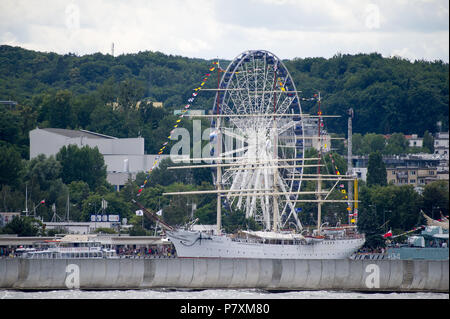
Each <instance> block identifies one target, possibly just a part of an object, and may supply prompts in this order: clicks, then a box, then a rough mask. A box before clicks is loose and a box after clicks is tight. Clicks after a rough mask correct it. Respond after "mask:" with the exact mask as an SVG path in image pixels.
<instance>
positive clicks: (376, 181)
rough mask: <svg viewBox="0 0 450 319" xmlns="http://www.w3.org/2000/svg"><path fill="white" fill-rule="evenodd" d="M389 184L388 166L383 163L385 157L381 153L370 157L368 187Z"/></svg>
mask: <svg viewBox="0 0 450 319" xmlns="http://www.w3.org/2000/svg"><path fill="white" fill-rule="evenodd" d="M386 184H387V172H386V165H385V164H384V162H383V156H382V155H381V153H380V152H375V153H371V154H370V155H369V164H368V166H367V186H372V185H381V186H385V185H386Z"/></svg>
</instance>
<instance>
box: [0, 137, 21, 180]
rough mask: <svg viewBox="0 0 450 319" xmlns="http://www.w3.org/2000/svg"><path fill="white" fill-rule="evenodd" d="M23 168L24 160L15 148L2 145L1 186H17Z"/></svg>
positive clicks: (0, 149) (0, 156)
mask: <svg viewBox="0 0 450 319" xmlns="http://www.w3.org/2000/svg"><path fill="white" fill-rule="evenodd" d="M22 168H23V163H22V159H21V157H20V154H19V153H18V152H17V151H16V150H15V149H14V147H12V146H8V145H1V144H0V185H11V186H17V185H18V183H19V181H20V177H21V176H20V174H21V170H22Z"/></svg>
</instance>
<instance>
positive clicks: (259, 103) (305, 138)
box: [156, 50, 365, 259]
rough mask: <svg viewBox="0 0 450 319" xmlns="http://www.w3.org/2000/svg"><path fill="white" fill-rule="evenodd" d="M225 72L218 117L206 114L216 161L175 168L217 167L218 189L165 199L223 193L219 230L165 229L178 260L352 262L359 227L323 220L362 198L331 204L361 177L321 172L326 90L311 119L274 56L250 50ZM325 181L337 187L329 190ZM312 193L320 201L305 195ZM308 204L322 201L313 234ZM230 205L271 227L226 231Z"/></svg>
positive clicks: (219, 200)
mask: <svg viewBox="0 0 450 319" xmlns="http://www.w3.org/2000/svg"><path fill="white" fill-rule="evenodd" d="M221 73H222V74H223V75H222V77H221V78H220V72H219V75H218V88H217V89H214V90H216V91H217V92H216V98H215V102H214V107H213V110H212V114H210V115H203V116H205V117H210V118H211V134H210V143H209V147H210V149H209V151H210V152H209V156H206V157H205V156H203V158H191V159H189V160H191V161H199V160H203V161H204V162H207V164H199V165H191V166H176V167H172V168H173V169H177V168H198V167H211V169H212V170H213V176H214V184H215V186H216V189H215V190H207V191H194V192H176V193H166V194H165V195H190V194H211V193H215V194H217V229H216V231H215V232H214V233H207V232H200V231H194V230H192V229H191V228H190V227H185V228H177V229H174V228H173V227H171V226H169V225H163V227H164V228H165V229H166V234H167V236H168V238H169V239H170V241H171V242H172V243H173V244H174V246H175V249H176V251H177V255H178V257H189V258H275V259H342V258H347V257H349V256H350V255H351V254H353V253H354V252H355V251H356V250H358V249H359V248H360V247H361V246H362V245H363V244H364V241H365V239H364V235H362V234H358V232H357V231H356V225H355V223H350V222H349V224H348V225H341V226H340V227H324V225H323V224H322V220H321V218H322V217H321V215H322V205H323V204H324V203H327V202H345V203H347V204H349V205H350V209H351V210H352V209H353V203H356V201H354V200H353V198H351V197H350V196H349V198H348V199H342V200H339V199H334V200H332V199H328V197H329V195H330V194H331V192H332V191H333V189H335V188H336V185H342V183H345V182H348V184H349V186H350V185H353V181H354V179H355V178H354V176H352V175H351V174H347V175H335V174H323V173H322V172H321V170H320V168H321V167H322V166H323V164H321V158H322V151H323V150H324V149H325V148H327V146H326V145H325V144H324V140H325V139H324V137H325V136H324V135H323V134H321V126H322V125H323V124H322V123H323V118H324V117H326V116H325V115H322V112H321V110H320V93H319V94H318V95H317V96H315V97H314V98H313V99H314V100H315V101H317V102H318V114H317V116H312V115H308V114H303V113H302V110H301V104H300V101H301V100H305V99H300V97H299V94H298V93H299V91H297V90H296V87H295V85H294V82H293V80H292V78H291V76H290V74H289V72H288V70H287V69H286V67H285V65H284V64H283V62H282V61H281V60H280V59H278V58H277V57H276V56H275V55H274V54H272V53H270V52H268V51H263V50H252V51H246V52H243V53H242V54H240V55H239V56H238V57H236V58H235V59H234V60H233V61H232V62H231V63H230V64H229V66H228V67H227V69H226V70H222V72H221ZM349 122H350V121H349ZM312 123H313V124H312ZM316 124H317V129H316V127H315V125H316ZM312 125H314V130H311V127H312ZM311 131H314V133H313V134H311ZM350 136H351V134H350ZM328 140H329V137H328ZM349 144H350V145H349V146H350V147H351V143H349ZM312 146H315V147H316V148H317V149H318V153H319V156H318V157H317V158H307V157H305V150H306V148H307V147H312ZM204 153H205V152H204ZM194 157H195V156H194ZM350 158H351V157H350ZM183 160H186V159H183ZM311 163H312V164H311ZM350 164H351V162H350ZM306 168H316V169H317V173H315V174H311V173H305V169H306ZM306 181H314V182H316V188H315V190H313V191H304V190H303V188H304V187H302V186H304V184H305V182H306ZM325 181H327V182H328V183H329V184H330V181H331V183H332V184H333V183H334V186H333V187H331V188H330V189H324V188H323V186H322V183H323V182H325ZM349 193H350V192H349ZM349 195H350V194H349ZM308 196H309V197H311V196H312V197H313V199H311V198H309V199H308V198H305V197H308ZM301 202H303V203H307V202H312V203H316V204H317V226H316V227H315V229H314V230H313V231H311V232H307V230H306V229H305V228H304V227H303V225H302V223H301V221H300V218H299V216H298V208H296V204H297V203H301ZM223 205H224V207H226V208H227V209H230V210H233V209H236V210H240V211H244V212H245V216H246V218H253V219H254V220H255V221H257V222H259V223H260V224H261V225H262V226H263V229H264V230H263V231H250V230H241V231H239V232H237V233H235V234H225V233H223V231H222V225H221V217H222V206H223ZM156 217H157V216H156ZM287 228H290V230H286V229H287Z"/></svg>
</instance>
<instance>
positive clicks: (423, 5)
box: [0, 0, 449, 62]
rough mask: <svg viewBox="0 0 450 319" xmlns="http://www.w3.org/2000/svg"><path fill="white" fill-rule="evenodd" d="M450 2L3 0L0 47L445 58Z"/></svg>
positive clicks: (285, 56)
mask: <svg viewBox="0 0 450 319" xmlns="http://www.w3.org/2000/svg"><path fill="white" fill-rule="evenodd" d="M448 38H449V2H448V0H369V1H364V0H335V1H332V0H310V1H303V0H127V1H121V0H104V1H102V0H0V44H8V45H13V46H20V47H24V48H27V49H32V50H38V51H47V52H49V51H52V52H57V53H61V54H64V53H69V52H72V53H76V54H77V55H84V54H90V53H95V52H102V53H111V46H112V43H114V53H115V55H116V56H117V55H119V54H122V53H135V52H139V51H146V50H151V51H160V52H163V53H165V54H173V55H181V56H186V57H197V58H205V59H213V58H217V57H219V58H223V59H233V58H234V57H235V56H237V55H239V54H240V53H241V52H242V51H245V50H249V49H265V50H268V51H271V52H272V53H274V54H275V55H277V56H278V57H279V58H282V59H292V58H295V57H300V58H305V57H326V58H329V57H332V56H333V55H335V54H336V53H338V52H339V53H342V54H346V53H350V54H356V53H371V52H378V53H381V54H382V55H383V56H385V57H389V56H392V55H398V56H401V57H404V58H408V59H410V60H415V59H425V60H435V59H441V60H443V61H445V62H448V61H449V39H448Z"/></svg>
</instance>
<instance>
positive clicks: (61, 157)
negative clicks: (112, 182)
mask: <svg viewBox="0 0 450 319" xmlns="http://www.w3.org/2000/svg"><path fill="white" fill-rule="evenodd" d="M56 159H57V160H58V161H59V162H60V163H61V165H62V172H61V177H62V180H63V182H64V183H65V184H69V183H71V182H73V181H84V182H86V183H87V184H88V185H89V188H90V189H91V190H95V189H96V188H97V187H99V186H102V185H104V184H106V183H107V181H106V165H105V161H104V159H103V155H102V154H100V152H99V151H98V148H97V147H95V148H90V147H89V146H87V145H86V146H83V147H82V148H79V147H78V146H77V145H69V146H63V147H62V148H61V149H60V150H59V152H58V153H57V154H56Z"/></svg>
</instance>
